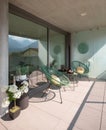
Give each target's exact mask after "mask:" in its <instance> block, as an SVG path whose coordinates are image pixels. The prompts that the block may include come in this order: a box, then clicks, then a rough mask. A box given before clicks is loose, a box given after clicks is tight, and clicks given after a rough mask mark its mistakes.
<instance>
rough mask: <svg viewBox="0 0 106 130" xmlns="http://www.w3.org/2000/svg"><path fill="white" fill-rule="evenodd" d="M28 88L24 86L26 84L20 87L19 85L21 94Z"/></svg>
mask: <svg viewBox="0 0 106 130" xmlns="http://www.w3.org/2000/svg"><path fill="white" fill-rule="evenodd" d="M28 90H29V89H28V87H26V86H22V87H21V92H22V94H23V93H27V92H28Z"/></svg>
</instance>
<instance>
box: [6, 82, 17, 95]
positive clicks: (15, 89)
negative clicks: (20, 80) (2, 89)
mask: <svg viewBox="0 0 106 130" xmlns="http://www.w3.org/2000/svg"><path fill="white" fill-rule="evenodd" d="M17 89H18V87H17V86H16V85H15V84H13V85H9V89H8V91H9V92H12V93H15V92H16V91H17Z"/></svg>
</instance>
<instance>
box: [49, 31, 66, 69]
mask: <svg viewBox="0 0 106 130" xmlns="http://www.w3.org/2000/svg"><path fill="white" fill-rule="evenodd" d="M49 53H50V55H49V62H50V65H52V66H54V67H55V68H57V69H60V68H61V66H62V65H65V36H64V35H63V34H60V33H57V32H55V31H52V30H50V52H49Z"/></svg>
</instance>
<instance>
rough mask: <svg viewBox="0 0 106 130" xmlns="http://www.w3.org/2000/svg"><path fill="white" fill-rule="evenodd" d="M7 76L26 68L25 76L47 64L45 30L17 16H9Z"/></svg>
mask: <svg viewBox="0 0 106 130" xmlns="http://www.w3.org/2000/svg"><path fill="white" fill-rule="evenodd" d="M9 34H10V35H9V74H14V75H16V73H17V67H23V66H26V67H27V68H28V69H27V72H26V73H27V74H30V73H31V72H32V71H34V70H36V69H38V66H39V65H41V64H45V65H46V64H47V29H46V28H45V27H43V26H40V25H38V24H36V23H33V22H31V21H29V20H26V19H24V18H21V17H19V16H16V15H13V14H9Z"/></svg>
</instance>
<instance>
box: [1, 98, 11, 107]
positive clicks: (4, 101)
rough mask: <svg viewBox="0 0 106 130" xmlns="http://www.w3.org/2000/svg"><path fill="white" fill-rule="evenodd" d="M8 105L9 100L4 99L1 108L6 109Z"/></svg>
mask: <svg viewBox="0 0 106 130" xmlns="http://www.w3.org/2000/svg"><path fill="white" fill-rule="evenodd" d="M9 104H10V101H9V98H8V97H5V98H4V99H3V101H2V107H3V108H5V107H8V106H9Z"/></svg>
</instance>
